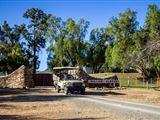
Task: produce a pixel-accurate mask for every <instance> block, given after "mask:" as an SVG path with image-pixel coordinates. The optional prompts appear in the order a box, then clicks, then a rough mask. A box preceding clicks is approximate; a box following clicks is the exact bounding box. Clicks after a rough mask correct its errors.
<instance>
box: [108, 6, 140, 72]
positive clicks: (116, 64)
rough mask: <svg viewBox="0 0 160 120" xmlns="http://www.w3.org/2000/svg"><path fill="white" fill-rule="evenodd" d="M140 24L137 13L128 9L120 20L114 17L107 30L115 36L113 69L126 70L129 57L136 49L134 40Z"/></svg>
mask: <svg viewBox="0 0 160 120" xmlns="http://www.w3.org/2000/svg"><path fill="white" fill-rule="evenodd" d="M137 26H138V22H137V21H136V12H135V11H133V10H131V9H128V10H127V11H125V12H124V13H120V14H119V18H115V17H113V18H112V19H111V20H110V22H109V26H107V28H106V29H107V30H108V31H109V32H110V34H112V35H113V36H114V39H115V41H114V46H113V49H112V54H111V56H112V67H113V68H120V69H121V70H123V71H124V70H125V69H126V68H127V64H126V63H127V62H128V59H127V57H126V56H127V55H128V54H131V53H132V51H133V50H134V47H135V42H136V41H135V40H134V39H133V38H132V36H133V34H134V33H135V32H136V31H137Z"/></svg>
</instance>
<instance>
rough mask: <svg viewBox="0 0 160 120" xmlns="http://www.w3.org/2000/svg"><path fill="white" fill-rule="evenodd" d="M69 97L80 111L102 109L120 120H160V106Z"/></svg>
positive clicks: (87, 97)
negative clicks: (86, 108) (89, 108)
mask: <svg viewBox="0 0 160 120" xmlns="http://www.w3.org/2000/svg"><path fill="white" fill-rule="evenodd" d="M69 96H72V97H71V98H70V99H69V101H70V102H72V103H73V104H75V105H77V107H79V109H82V108H83V107H92V109H101V110H102V111H106V112H109V113H112V114H115V115H116V116H118V118H119V119H131V120H132V119H137V120H160V106H159V105H152V104H141V103H135V102H128V101H124V100H118V99H117V100H115V99H110V98H103V96H92V95H83V96H76V95H69ZM73 96H75V97H73ZM97 114H98V113H97Z"/></svg>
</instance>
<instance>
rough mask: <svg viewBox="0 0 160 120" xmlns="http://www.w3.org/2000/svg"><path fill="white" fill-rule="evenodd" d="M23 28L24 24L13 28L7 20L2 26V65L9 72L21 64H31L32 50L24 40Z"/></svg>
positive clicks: (0, 45)
mask: <svg viewBox="0 0 160 120" xmlns="http://www.w3.org/2000/svg"><path fill="white" fill-rule="evenodd" d="M23 29H24V25H20V26H18V25H15V26H14V27H13V28H11V27H10V26H9V25H8V23H7V22H6V21H5V22H4V23H3V25H2V26H1V27H0V66H2V67H3V68H4V70H5V71H7V72H8V73H10V72H12V71H14V70H15V69H17V68H18V67H20V66H21V65H26V66H29V65H30V62H29V59H30V52H29V51H28V50H27V49H26V48H25V47H24V45H23V42H22V31H23Z"/></svg>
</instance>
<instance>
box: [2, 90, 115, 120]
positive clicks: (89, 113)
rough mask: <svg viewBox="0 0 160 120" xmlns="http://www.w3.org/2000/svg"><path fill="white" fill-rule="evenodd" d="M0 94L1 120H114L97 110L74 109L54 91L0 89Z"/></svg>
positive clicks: (109, 115) (70, 103)
mask: <svg viewBox="0 0 160 120" xmlns="http://www.w3.org/2000/svg"><path fill="white" fill-rule="evenodd" d="M1 91H3V94H1V95H0V119H2V120H31V119H32V120H37V119H38V120H44V119H47V120H54V119H55V120H81V119H89V120H103V119H108V120H110V119H113V120H114V119H115V117H114V115H112V114H111V113H108V112H105V111H103V110H101V109H99V108H96V107H90V108H88V107H85V106H81V105H80V106H77V104H76V103H74V102H73V101H71V98H72V96H68V97H67V96H64V95H59V94H58V95H57V93H56V92H55V90H54V89H45V88H44V89H43V88H42V89H41V88H38V89H30V90H19V89H17V90H16V89H0V93H1ZM16 91H17V92H16ZM60 94H61V93H60ZM77 96H78V95H77ZM73 97H74V96H73ZM97 113H98V114H97Z"/></svg>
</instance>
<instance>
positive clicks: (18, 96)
mask: <svg viewBox="0 0 160 120" xmlns="http://www.w3.org/2000/svg"><path fill="white" fill-rule="evenodd" d="M42 93H43V94H42ZM48 93H49V94H48ZM5 95H6V96H5ZM88 95H95V96H106V95H117V96H118V95H125V94H123V93H118V92H112V91H86V94H85V95H79V94H76V95H75V94H74V95H70V94H69V95H63V94H61V93H60V94H55V91H54V89H44V88H42V89H41V88H40V89H29V90H24V89H0V102H1V103H3V102H41V101H42V102H43V101H61V100H63V99H69V98H73V97H87V96H88ZM0 107H1V106H0ZM6 108H7V107H6Z"/></svg>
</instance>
